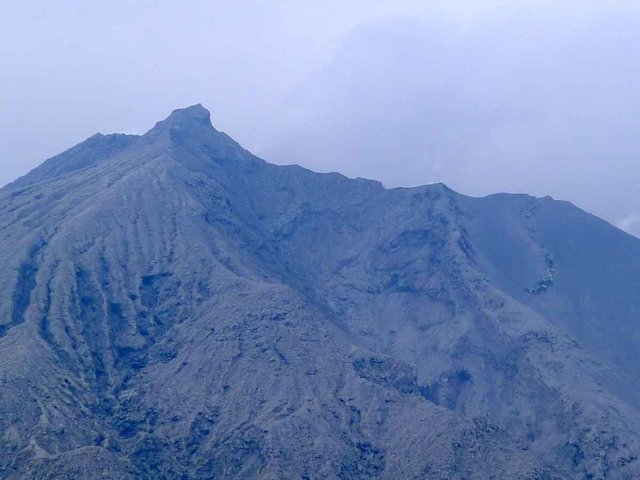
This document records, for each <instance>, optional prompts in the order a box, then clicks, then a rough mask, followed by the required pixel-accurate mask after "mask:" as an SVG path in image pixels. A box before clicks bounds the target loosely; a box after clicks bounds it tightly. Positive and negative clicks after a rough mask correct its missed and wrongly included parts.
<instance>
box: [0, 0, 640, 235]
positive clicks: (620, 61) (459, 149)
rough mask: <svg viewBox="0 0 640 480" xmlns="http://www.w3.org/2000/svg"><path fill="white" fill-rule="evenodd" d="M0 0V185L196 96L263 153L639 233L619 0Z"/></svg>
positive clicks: (633, 79) (632, 115) (631, 37)
mask: <svg viewBox="0 0 640 480" xmlns="http://www.w3.org/2000/svg"><path fill="white" fill-rule="evenodd" d="M12 3H13V5H10V6H3V7H2V10H1V12H0V13H1V15H0V58H2V69H1V71H0V107H1V108H0V185H2V184H5V183H7V182H9V181H11V180H13V179H15V178H16V177H18V176H19V175H22V174H24V173H26V172H27V171H28V170H29V169H31V168H33V167H34V166H36V165H38V164H39V163H41V162H42V161H43V160H44V159H46V158H47V157H49V156H51V155H54V154H56V153H59V152H60V151H62V150H64V149H66V148H68V147H70V146H72V145H74V144H76V143H78V142H80V141H82V140H83V139H85V138H86V137H88V136H90V135H92V134H94V133H95V132H98V131H100V132H102V133H111V132H126V133H142V132H144V131H146V130H147V129H148V128H150V127H151V126H153V124H154V123H155V122H156V121H158V120H160V119H162V118H164V117H166V115H167V114H168V113H169V112H170V111H171V110H173V109H175V108H179V107H184V106H187V105H191V104H194V103H202V104H203V105H205V106H206V107H207V108H208V109H209V110H211V113H212V119H213V123H214V125H215V126H216V128H218V129H220V130H224V131H225V132H227V133H228V134H230V135H231V136H232V137H234V138H235V139H236V140H238V141H239V142H240V143H241V144H243V145H244V146H245V147H246V148H248V149H249V150H251V151H253V152H254V153H255V154H257V155H259V156H261V157H263V158H265V159H266V160H269V161H271V162H274V163H299V164H301V165H303V166H306V167H309V168H312V169H314V170H318V171H340V172H342V173H344V174H346V175H348V176H353V177H355V176H362V177H369V178H375V179H378V180H381V181H382V182H383V183H384V184H385V185H387V186H399V185H403V186H411V185H418V184H424V183H432V182H436V181H443V182H445V183H447V184H448V185H449V186H451V187H452V188H454V189H456V190H458V191H460V192H462V193H467V194H471V195H485V194H489V193H493V192H498V191H509V192H526V193H531V194H534V195H537V196H542V195H547V194H549V195H552V196H553V197H555V198H560V199H567V200H570V201H572V202H574V203H575V204H577V205H578V206H580V207H582V208H584V209H585V210H587V211H589V212H592V213H594V214H597V215H599V216H602V217H604V218H606V219H607V220H609V221H610V222H611V223H614V224H616V225H618V226H620V227H622V228H625V229H627V230H628V231H629V232H631V233H633V234H635V235H638V236H640V199H639V196H638V193H637V191H638V188H637V185H638V183H640V128H638V127H640V125H639V124H640V81H639V79H640V49H639V48H638V45H640V15H638V14H639V13H640V4H639V3H638V2H632V1H625V0H618V1H615V2H613V1H598V0H590V1H577V0H574V1H565V2H563V4H562V6H558V5H554V2H546V1H543V0H539V1H528V2H527V1H520V2H514V1H513V0H512V1H498V0H494V1H491V0H486V1H485V0H466V1H463V0H458V1H452V0H448V1H434V2H429V1H426V0H422V1H412V0H393V1H391V0H389V1H387V0H378V1H375V0H368V1H364V0H354V1H351V2H344V1H342V2H338V1H335V2H331V1H327V0H325V1H316V0H312V1H307V2H299V1H290V0H281V1H278V2H266V1H255V0H253V1H244V2H243V1H236V2H220V1H200V0H193V1H190V2H180V4H179V3H178V2H173V1H165V0H156V1H148V0H139V1H137V2H125V1H122V0H112V1H110V2H99V3H98V2H71V1H65V0H62V1H59V2H44V1H35V0H34V1H30V2H12ZM636 5H638V6H636Z"/></svg>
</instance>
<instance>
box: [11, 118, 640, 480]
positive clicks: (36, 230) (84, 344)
mask: <svg viewBox="0 0 640 480" xmlns="http://www.w3.org/2000/svg"><path fill="white" fill-rule="evenodd" d="M0 252H2V255H1V256H0V382H1V383H0V476H1V477H2V478H7V479H18V478H37V479H54V478H75V479H85V478H86V479H98V478H122V479H142V478H145V479H146V478H157V479H161V478H167V479H174V478H175V479H209V478H238V479H285V478H286V479H289V478H291V479H322V478H326V479H372V478H380V479H401V478H402V479H491V478H494V479H540V480H541V479H589V478H592V479H600V478H611V479H634V478H640V459H639V457H640V240H638V239H636V238H635V237H632V236H630V235H628V234H626V233H624V232H622V231H620V230H618V229H617V228H615V227H613V226H611V225H609V224H608V223H606V222H605V221H603V220H601V219H598V218H596V217H594V216H592V215H590V214H587V213H585V212H584V211H582V210H580V209H579V208H577V207H575V206H573V205H572V204H570V203H567V202H561V201H556V200H553V199H551V198H548V197H546V198H535V197H532V196H528V195H508V194H497V195H492V196H489V197H485V198H472V197H468V196H465V195H461V194H459V193H456V192H454V191H452V190H451V189H449V188H447V187H446V186H445V185H442V184H435V185H427V186H423V187H417V188H396V189H385V188H384V187H383V186H382V185H381V184H380V183H379V182H376V181H372V180H365V179H360V178H358V179H349V178H346V177H344V176H342V175H340V174H338V173H330V174H318V173H314V172H311V171H309V170H306V169H304V168H302V167H299V166H295V165H294V166H276V165H272V164H269V163H267V162H265V161H264V160H261V159H259V158H257V157H255V156H254V155H252V154H251V153H249V152H248V151H246V150H244V149H243V148H242V147H241V146H240V145H238V143H236V142H235V141H234V140H233V139H231V138H230V137H229V136H227V135H226V134H224V133H222V132H219V131H217V130H216V129H215V128H214V127H213V126H212V124H211V121H210V114H209V112H208V111H207V110H206V109H205V108H204V107H202V106H201V105H195V106H192V107H188V108H185V109H181V110H176V111H174V112H173V113H172V114H171V115H170V116H169V117H168V118H167V119H166V120H164V121H161V122H159V123H157V124H156V126H155V127H154V128H152V129H151V130H150V131H149V132H147V133H146V134H144V135H141V136H134V135H121V134H116V135H101V134H97V135H94V136H93V137H91V138H89V139H87V140H86V141H84V142H83V143H80V144H79V145H77V146H75V147H73V148H71V149H70V150H67V151H66V152H64V153H61V154H60V155H58V156H56V157H53V158H51V159H49V160H47V161H45V162H44V163H43V164H42V165H41V166H40V167H38V168H36V169H35V170H33V171H32V172H30V173H29V174H27V175H26V176H24V177H22V178H20V179H18V180H16V181H15V182H13V183H12V184H9V185H8V186H6V187H4V188H3V189H1V190H0Z"/></svg>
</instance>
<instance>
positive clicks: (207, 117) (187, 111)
mask: <svg viewBox="0 0 640 480" xmlns="http://www.w3.org/2000/svg"><path fill="white" fill-rule="evenodd" d="M194 129H197V130H200V129H206V130H214V131H215V129H214V128H213V125H211V113H210V112H209V110H207V109H206V108H204V107H203V106H202V105H201V104H200V103H198V104H196V105H191V106H190V107H186V108H180V109H178V110H174V111H173V112H171V114H170V115H169V116H168V117H167V118H166V119H164V120H162V121H160V122H158V123H156V125H155V127H154V128H153V129H151V130H150V131H165V130H170V131H175V130H194Z"/></svg>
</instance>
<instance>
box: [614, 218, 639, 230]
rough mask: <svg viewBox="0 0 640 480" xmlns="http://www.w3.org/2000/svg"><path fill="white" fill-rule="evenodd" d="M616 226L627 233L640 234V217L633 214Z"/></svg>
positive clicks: (622, 219)
mask: <svg viewBox="0 0 640 480" xmlns="http://www.w3.org/2000/svg"><path fill="white" fill-rule="evenodd" d="M616 226H617V227H618V228H619V229H621V230H624V231H625V232H629V233H634V232H635V231H637V232H638V233H640V215H638V214H637V213H632V214H631V215H628V216H626V217H623V218H621V219H620V220H618V221H617V222H616ZM636 229H637V230H636ZM636 235H637V233H636Z"/></svg>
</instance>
